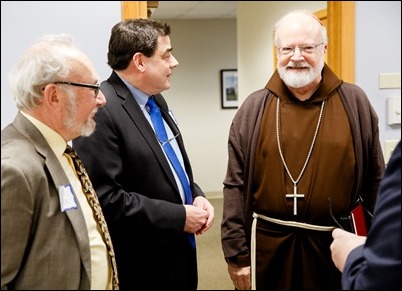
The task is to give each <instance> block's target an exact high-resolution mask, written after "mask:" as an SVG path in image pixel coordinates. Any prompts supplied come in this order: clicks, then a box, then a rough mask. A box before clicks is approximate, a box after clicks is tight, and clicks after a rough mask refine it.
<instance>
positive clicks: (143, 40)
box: [107, 19, 170, 70]
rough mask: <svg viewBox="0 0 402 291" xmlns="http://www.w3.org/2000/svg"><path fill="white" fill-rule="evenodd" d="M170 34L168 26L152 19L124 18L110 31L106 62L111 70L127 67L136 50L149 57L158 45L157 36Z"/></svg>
mask: <svg viewBox="0 0 402 291" xmlns="http://www.w3.org/2000/svg"><path fill="white" fill-rule="evenodd" d="M169 34H170V26H169V25H168V24H166V23H161V22H159V21H156V20H154V19H126V20H123V21H121V22H119V23H117V24H116V25H115V26H113V28H112V31H111V36H110V40H109V51H108V53H107V59H108V61H107V63H108V65H109V66H110V67H111V68H112V69H113V70H124V69H126V68H127V67H128V65H129V63H130V61H131V59H132V57H133V55H134V54H135V53H137V52H140V53H142V54H144V55H145V56H147V57H151V56H152V55H153V54H154V53H155V51H156V47H157V45H158V36H167V35H169Z"/></svg>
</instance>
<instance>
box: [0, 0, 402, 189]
mask: <svg viewBox="0 0 402 291" xmlns="http://www.w3.org/2000/svg"><path fill="white" fill-rule="evenodd" d="M325 5H326V2H325V1H290V2H286V1H251V2H244V1H239V2H238V17H237V21H236V20H227V19H225V20H218V19H214V20H166V21H167V22H168V23H169V24H170V25H171V27H172V34H171V40H172V44H173V47H174V50H173V53H174V55H175V56H176V57H177V58H178V60H179V62H180V64H179V67H178V68H176V69H175V71H174V75H173V79H172V88H171V89H170V90H168V91H166V92H164V95H165V97H166V99H167V100H168V102H169V105H170V106H171V108H172V110H173V111H174V113H175V115H176V117H177V119H178V122H179V125H180V128H181V130H182V132H183V136H184V140H185V143H186V147H187V151H188V153H189V156H190V159H191V161H192V166H193V171H194V175H195V179H196V181H197V182H198V183H199V184H200V186H201V187H202V188H203V189H204V191H207V192H211V193H209V194H210V195H212V194H213V193H212V192H220V191H221V190H222V181H223V178H224V176H225V172H226V162H227V135H228V130H229V126H230V122H231V120H232V118H233V116H234V114H235V112H236V110H235V109H221V105H220V83H219V70H221V69H229V68H237V69H238V71H239V98H240V101H242V100H244V98H246V96H247V95H248V94H250V93H251V92H252V91H255V90H257V89H260V88H262V87H264V86H265V84H266V82H267V81H268V79H269V78H270V76H271V74H272V72H273V56H274V54H273V51H272V47H273V44H272V26H273V24H274V23H275V21H276V20H277V19H278V18H279V17H280V16H281V15H282V14H283V13H285V12H287V11H288V10H292V9H300V8H306V9H309V10H311V11H316V10H320V9H323V8H325ZM120 17H121V11H120V1H105V2H96V4H95V3H94V2H89V1H79V2H78V1H77V2H76V1H71V2H70V1H57V2H56V1H52V2H42V1H35V2H25V1H19V2H10V1H2V2H1V61H2V66H1V106H2V109H1V128H3V127H5V126H6V125H7V124H8V123H9V122H11V121H12V120H13V118H14V115H15V113H16V109H15V106H14V103H13V101H12V100H11V96H10V94H9V90H8V86H7V83H6V77H7V74H8V72H9V70H10V68H11V66H12V64H14V63H15V62H16V60H17V59H18V58H19V56H20V55H21V54H22V53H23V51H24V50H25V49H26V48H27V47H28V45H29V44H30V43H32V42H33V41H34V40H36V39H37V38H38V37H40V36H41V35H43V34H45V33H61V32H65V33H69V34H72V35H73V36H74V37H75V38H76V40H77V41H78V42H79V44H80V46H81V48H82V49H83V50H84V51H85V52H87V54H88V55H89V56H90V57H91V59H92V60H93V62H94V64H95V67H96V69H97V71H98V73H99V75H100V79H101V80H103V79H105V78H107V77H108V76H109V74H110V68H109V67H108V66H107V64H106V54H107V44H108V40H109V35H110V29H111V28H112V26H113V25H114V24H115V23H117V22H118V21H120ZM373 36H375V37H373ZM400 71H401V3H400V2H399V1H398V2H397V1H385V2H380V1H372V2H366V1H357V2H356V84H358V85H360V86H361V87H362V88H363V89H364V90H365V91H366V93H367V95H368V96H369V98H370V100H371V102H372V103H373V106H374V107H375V109H376V111H377V113H378V115H379V117H380V136H381V140H382V141H384V140H385V139H400V129H401V127H400V125H397V126H393V127H390V126H388V125H387V124H386V109H385V108H386V102H385V99H386V97H388V96H391V95H392V96H399V97H400V96H401V94H400V89H382V90H380V89H378V75H379V73H395V72H399V73H400Z"/></svg>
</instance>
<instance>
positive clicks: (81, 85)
mask: <svg viewBox="0 0 402 291" xmlns="http://www.w3.org/2000/svg"><path fill="white" fill-rule="evenodd" d="M53 83H54V84H64V85H70V86H76V87H84V88H90V89H93V90H94V93H95V98H96V97H98V94H99V90H100V85H99V84H85V83H75V82H64V81H57V82H53Z"/></svg>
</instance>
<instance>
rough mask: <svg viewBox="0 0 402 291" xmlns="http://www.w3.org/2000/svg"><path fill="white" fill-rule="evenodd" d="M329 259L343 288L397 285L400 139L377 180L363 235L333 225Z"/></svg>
mask: <svg viewBox="0 0 402 291" xmlns="http://www.w3.org/2000/svg"><path fill="white" fill-rule="evenodd" d="M332 236H333V238H334V241H333V242H332V244H331V254H332V259H333V261H334V263H335V265H336V267H337V268H338V269H339V270H340V271H341V272H342V288H343V289H344V290H400V289H401V142H399V143H398V145H397V146H396V148H395V150H394V152H393V154H392V156H391V158H390V160H389V162H388V165H387V168H386V170H385V175H384V178H383V180H382V181H381V186H380V190H379V193H378V196H377V201H376V205H375V208H374V214H373V220H372V225H371V228H370V230H369V233H368V234H367V237H364V236H357V235H355V234H352V233H350V232H346V231H344V230H342V229H340V228H336V229H334V230H333V232H332Z"/></svg>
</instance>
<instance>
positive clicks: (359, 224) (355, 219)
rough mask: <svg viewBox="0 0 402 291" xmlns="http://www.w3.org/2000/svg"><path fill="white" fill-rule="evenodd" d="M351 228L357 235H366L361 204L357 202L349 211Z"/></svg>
mask: <svg viewBox="0 0 402 291" xmlns="http://www.w3.org/2000/svg"><path fill="white" fill-rule="evenodd" d="M350 215H351V218H352V224H353V230H354V233H355V234H357V235H362V236H367V226H366V216H365V213H364V208H363V206H362V204H359V205H357V206H356V208H354V209H353V210H352V212H351V213H350Z"/></svg>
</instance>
